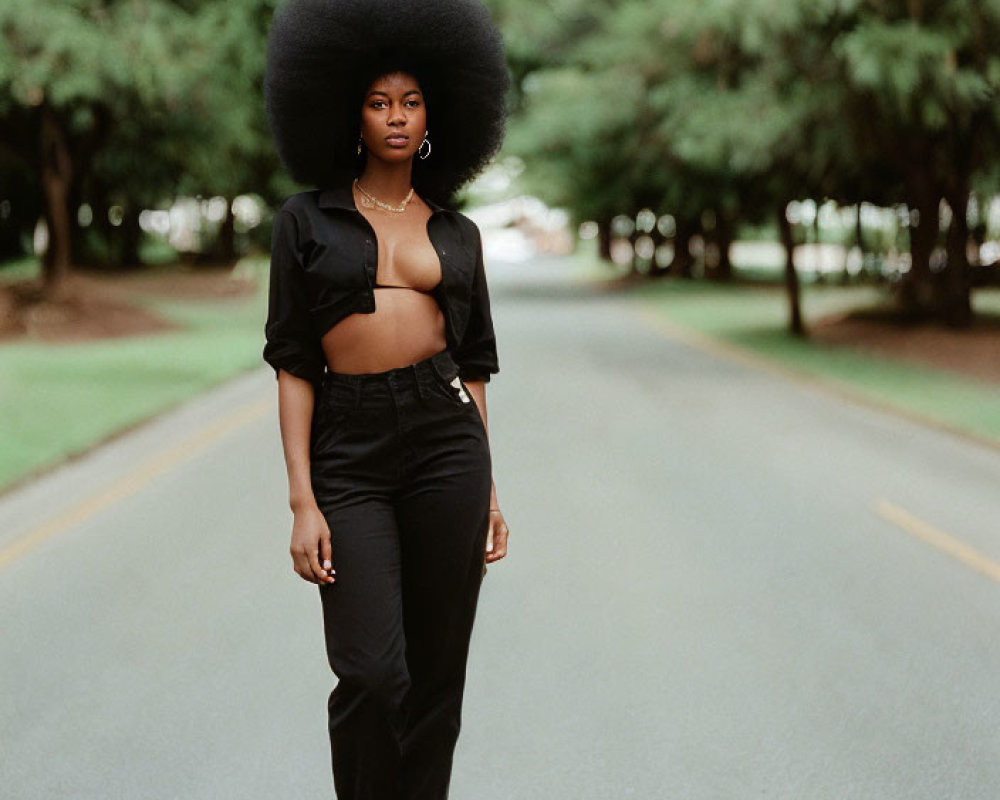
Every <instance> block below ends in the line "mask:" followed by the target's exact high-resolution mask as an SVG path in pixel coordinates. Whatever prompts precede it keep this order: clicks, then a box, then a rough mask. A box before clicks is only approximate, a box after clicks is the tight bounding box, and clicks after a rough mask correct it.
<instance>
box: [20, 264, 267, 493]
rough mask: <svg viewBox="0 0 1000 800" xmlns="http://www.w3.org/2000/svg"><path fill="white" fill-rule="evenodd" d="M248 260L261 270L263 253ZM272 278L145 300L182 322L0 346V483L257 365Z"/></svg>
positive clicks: (22, 474)
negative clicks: (120, 334)
mask: <svg viewBox="0 0 1000 800" xmlns="http://www.w3.org/2000/svg"><path fill="white" fill-rule="evenodd" d="M244 268H247V269H251V270H254V271H256V272H257V274H258V275H259V276H261V277H262V278H263V276H264V275H265V270H266V268H267V260H266V258H264V259H254V260H252V261H248V262H247V264H246V265H244ZM266 294H267V290H266V280H263V279H262V280H258V290H257V292H256V294H255V296H253V297H250V298H241V299H235V298H226V299H213V300H188V301H176V300H169V301H167V300H156V299H152V298H147V299H145V300H144V301H143V302H144V303H145V304H147V305H148V306H150V307H152V308H153V309H154V310H156V311H157V312H159V313H160V314H162V315H163V316H165V317H167V318H168V319H170V320H173V321H175V322H178V323H181V324H183V325H184V326H185V327H184V329H182V330H177V331H167V332H159V333H153V334H147V335H142V336H135V337H128V338H121V339H105V340H101V341H95V342H79V343H73V344H60V345H54V344H44V343H41V342H27V341H26V342H11V343H8V344H4V345H0V441H2V442H3V447H2V448H0V487H3V486H5V485H9V484H10V483H12V482H13V481H16V480H18V479H19V478H22V477H24V476H26V475H29V474H31V473H33V472H35V471H38V470H40V469H43V468H45V467H47V466H50V465H52V464H56V463H58V462H60V461H62V460H64V459H65V458H66V457H67V456H70V455H73V454H75V453H79V452H81V451H84V450H86V449H87V448H89V447H91V446H92V445H93V444H95V443H96V442H99V441H101V440H103V439H105V438H107V437H109V436H110V435H112V434H114V433H116V432H118V431H120V430H121V429H123V428H126V427H128V426H130V425H133V424H135V423H138V422H141V421H143V420H145V419H148V418H150V417H152V416H154V415H155V414H157V413H159V412H161V411H164V410H165V409H167V408H169V407H171V406H173V405H175V404H177V403H179V402H181V401H183V400H186V399H188V398H189V397H192V396H194V395H196V394H198V393H199V392H201V391H203V390H205V389H207V388H208V387H210V386H212V385H214V384H217V383H219V382H220V381H223V380H225V379H227V378H230V377H233V376H235V375H238V374H239V373H241V372H245V371H246V370H248V369H251V368H253V367H257V366H260V365H261V364H262V363H263V362H262V361H261V358H260V353H261V349H262V347H263V344H264V341H263V337H264V334H263V321H264V315H265V313H266Z"/></svg>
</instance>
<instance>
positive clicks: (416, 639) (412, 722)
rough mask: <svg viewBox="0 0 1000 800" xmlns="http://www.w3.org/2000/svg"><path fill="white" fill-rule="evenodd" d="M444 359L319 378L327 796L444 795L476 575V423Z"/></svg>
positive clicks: (486, 482)
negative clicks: (326, 542)
mask: <svg viewBox="0 0 1000 800" xmlns="http://www.w3.org/2000/svg"><path fill="white" fill-rule="evenodd" d="M457 376H458V367H457V366H456V364H455V361H454V360H453V358H452V356H451V353H450V352H449V351H448V350H443V351H441V352H439V353H436V354H434V355H433V356H430V357H428V358H425V359H423V360H421V361H418V362H416V363H414V364H410V365H409V366H406V367H399V368H396V369H390V370H387V371H385V372H378V373H367V374H360V375H351V374H343V373H335V372H327V373H325V376H324V380H323V384H322V387H321V389H320V391H318V392H317V400H316V409H315V415H314V418H313V435H312V443H311V461H312V485H313V491H314V493H315V495H316V500H317V502H318V504H319V507H320V509H321V510H322V512H323V514H324V516H325V517H326V520H327V522H328V524H329V526H330V533H331V545H332V551H333V568H334V570H336V582H335V583H332V584H327V585H323V586H321V587H320V590H319V591H320V599H321V601H322V606H323V622H324V632H325V636H326V649H327V656H328V658H329V661H330V667H331V668H332V669H333V671H334V673H335V674H336V675H337V678H338V682H337V685H336V687H335V688H334V690H333V692H332V693H331V694H330V700H329V704H328V708H329V729H330V746H331V756H332V762H333V782H334V786H335V788H336V791H337V796H338V798H339V800H417V798H420V800H444V799H445V798H446V797H447V796H448V783H449V780H450V777H451V765H452V755H453V752H454V749H455V744H456V742H457V740H458V734H459V727H460V723H461V708H462V695H463V690H464V685H465V669H466V660H467V657H468V652H469V641H470V637H471V635H472V627H473V621H474V618H475V613H476V604H477V601H478V598H479V589H480V585H481V582H482V578H483V575H484V573H485V571H484V566H485V552H484V548H485V545H486V534H487V527H488V524H489V523H488V519H489V497H490V481H491V463H490V451H489V443H488V441H487V437H486V429H485V427H484V425H483V422H482V418H481V417H480V414H479V411H478V410H477V407H476V403H475V401H474V400H473V399H472V396H471V395H469V394H468V391H467V389H466V387H465V386H464V384H463V383H462V381H461V380H460V379H458V377H457Z"/></svg>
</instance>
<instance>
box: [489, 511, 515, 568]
mask: <svg viewBox="0 0 1000 800" xmlns="http://www.w3.org/2000/svg"><path fill="white" fill-rule="evenodd" d="M508 533H510V531H508V530H507V523H506V522H504V519H503V513H502V512H501V511H499V510H496V511H490V527H489V532H488V533H487V534H486V563H487V564H489V563H491V562H493V561H499V560H500V559H501V558H503V557H504V556H505V555H507V534H508Z"/></svg>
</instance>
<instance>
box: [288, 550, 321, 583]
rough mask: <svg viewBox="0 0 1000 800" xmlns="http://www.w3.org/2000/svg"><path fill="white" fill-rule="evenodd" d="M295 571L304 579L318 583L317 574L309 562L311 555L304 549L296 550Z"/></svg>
mask: <svg viewBox="0 0 1000 800" xmlns="http://www.w3.org/2000/svg"><path fill="white" fill-rule="evenodd" d="M294 558H295V572H296V573H297V574H298V576H299V577H300V578H302V580H304V581H309V582H310V583H316V582H317V581H316V576H315V575H314V574H313V569H312V566H311V565H310V564H309V555H308V553H306V551H305V550H304V549H301V548H300V549H297V550H296V551H295V555H294Z"/></svg>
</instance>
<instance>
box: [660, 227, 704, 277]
mask: <svg viewBox="0 0 1000 800" xmlns="http://www.w3.org/2000/svg"><path fill="white" fill-rule="evenodd" d="M697 230H698V228H697V226H696V225H695V223H693V222H692V221H691V220H689V219H683V218H681V219H678V220H677V232H676V234H675V235H674V257H673V259H671V261H670V265H669V266H668V267H667V270H668V271H669V272H670V274H671V275H675V276H676V277H678V278H690V277H692V275H693V273H692V269H691V268H692V266H693V265H694V259H693V258H692V256H691V238H692V237H693V236H694V235H695V233H696V232H697Z"/></svg>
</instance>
